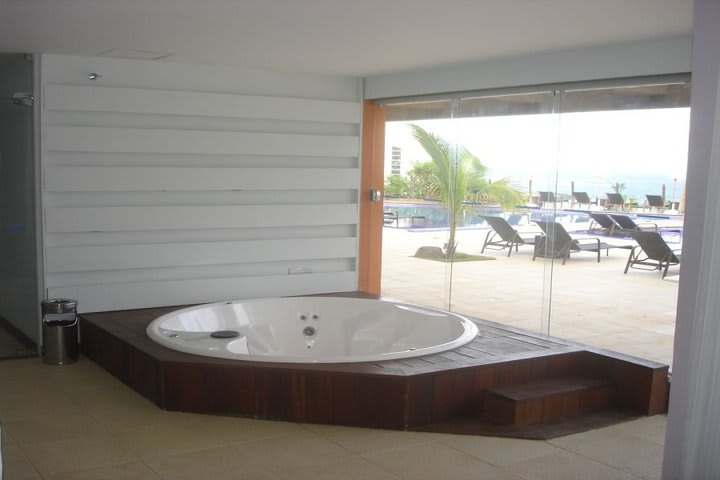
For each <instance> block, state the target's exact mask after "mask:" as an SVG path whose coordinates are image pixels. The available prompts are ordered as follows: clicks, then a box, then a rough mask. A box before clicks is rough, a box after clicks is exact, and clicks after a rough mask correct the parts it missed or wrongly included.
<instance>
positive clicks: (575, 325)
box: [382, 225, 679, 365]
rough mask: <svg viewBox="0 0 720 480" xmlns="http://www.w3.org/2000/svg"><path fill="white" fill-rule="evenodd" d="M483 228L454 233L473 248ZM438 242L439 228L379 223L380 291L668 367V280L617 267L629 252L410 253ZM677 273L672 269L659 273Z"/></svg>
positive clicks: (443, 236) (671, 312) (442, 237)
mask: <svg viewBox="0 0 720 480" xmlns="http://www.w3.org/2000/svg"><path fill="white" fill-rule="evenodd" d="M518 228H519V229H520V230H523V229H524V230H527V231H528V232H529V231H533V229H537V227H532V226H529V225H528V226H521V227H518ZM576 228H582V226H580V227H576ZM585 228H587V227H585ZM487 231H488V230H486V229H475V230H461V231H459V232H458V237H457V238H458V241H459V246H458V249H459V251H461V252H465V253H471V254H480V250H481V248H482V245H483V241H484V239H485V236H486V234H487ZM602 240H603V241H605V242H606V243H609V244H615V245H623V244H632V241H631V240H630V241H628V240H623V239H618V238H603V239H602ZM446 241H447V231H435V232H432V231H427V232H423V231H416V232H409V231H407V230H404V229H396V228H384V229H383V265H382V295H383V296H386V297H390V298H397V299H402V300H405V301H409V302H413V303H419V304H423V305H429V306H434V307H438V308H444V309H448V308H450V309H451V310H453V311H456V312H459V313H465V314H468V315H473V316H477V317H479V318H484V319H487V320H492V321H496V322H501V323H505V324H508V325H513V326H516V327H520V328H525V329H528V330H531V331H536V332H542V333H548V328H549V333H550V335H553V336H557V337H561V338H566V339H570V340H575V341H578V342H582V343H585V344H589V345H594V346H598V347H602V348H608V349H611V350H615V351H619V352H622V353H627V354H630V355H635V356H639V357H642V358H646V359H650V360H655V361H657V362H661V363H664V364H667V365H672V352H673V338H674V331H675V310H676V306H677V291H678V283H677V282H672V281H665V280H662V276H661V274H660V273H658V272H657V271H640V270H630V271H629V272H628V273H627V274H623V270H624V269H625V264H626V262H627V258H628V254H629V250H627V249H622V248H616V249H610V251H609V255H608V256H605V254H604V253H603V255H602V257H601V261H600V263H597V257H596V256H595V255H594V254H592V253H576V254H573V255H572V256H571V258H570V260H569V261H568V262H567V263H566V264H565V265H561V264H560V262H559V261H555V262H553V263H551V262H549V261H548V262H545V261H544V259H542V258H539V259H536V260H535V261H532V252H533V248H532V247H531V246H523V247H520V249H519V251H518V252H513V254H512V256H511V257H510V258H508V257H507V250H504V251H497V250H496V251H489V250H487V251H486V252H485V255H487V256H491V257H494V258H495V259H494V260H489V261H476V262H462V263H456V264H454V265H452V266H450V265H448V264H445V263H441V262H435V261H431V260H423V259H419V258H415V257H413V254H414V253H415V251H416V250H417V248H418V247H420V246H423V245H433V246H442V245H443V243H444V242H446ZM676 247H679V245H676V244H671V248H676ZM677 272H678V267H672V268H671V269H670V272H669V273H670V274H671V275H672V274H677ZM451 278H452V285H451V282H450V279H451ZM451 287H452V289H451ZM550 292H552V294H550ZM550 299H552V300H551V301H550ZM548 318H549V319H550V320H549V322H548V320H547V319H548Z"/></svg>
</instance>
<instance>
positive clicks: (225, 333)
mask: <svg viewBox="0 0 720 480" xmlns="http://www.w3.org/2000/svg"><path fill="white" fill-rule="evenodd" d="M210 336H211V337H212V338H235V337H239V336H240V332H238V331H237V330H216V331H214V332H212V333H211V334H210Z"/></svg>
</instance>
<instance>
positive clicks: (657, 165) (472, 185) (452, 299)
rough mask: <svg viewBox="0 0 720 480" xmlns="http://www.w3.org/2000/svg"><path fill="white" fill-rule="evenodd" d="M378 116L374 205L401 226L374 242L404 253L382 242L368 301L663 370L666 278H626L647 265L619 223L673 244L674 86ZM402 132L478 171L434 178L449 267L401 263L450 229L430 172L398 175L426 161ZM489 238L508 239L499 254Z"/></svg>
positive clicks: (486, 100) (528, 96)
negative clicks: (410, 304) (428, 139)
mask: <svg viewBox="0 0 720 480" xmlns="http://www.w3.org/2000/svg"><path fill="white" fill-rule="evenodd" d="M388 114H389V115H388V118H390V119H392V121H389V122H388V125H387V135H386V139H387V142H386V148H387V152H386V173H387V174H388V179H387V182H386V195H387V196H388V203H387V207H388V208H389V209H390V208H396V209H397V210H398V213H399V215H400V217H402V218H401V219H398V220H392V219H391V222H395V224H394V225H392V224H391V225H389V226H388V225H386V226H387V227H388V228H386V229H385V233H386V234H387V235H386V238H388V239H394V240H397V239H398V238H400V237H402V238H403V242H409V243H403V242H396V243H385V242H384V246H383V262H384V263H383V280H382V282H383V284H382V287H383V295H386V296H392V297H399V298H403V299H407V300H411V301H415V302H418V303H424V304H428V305H435V306H440V307H444V308H447V307H449V308H451V309H452V310H455V311H458V312H463V313H468V314H472V315H476V316H478V317H481V318H486V319H488V320H494V321H498V322H502V323H505V324H509V325H514V326H518V327H522V328H527V329H530V330H535V331H541V332H543V333H549V334H552V335H554V336H558V337H564V338H569V339H573V340H578V341H581V342H583V343H587V344H591V345H597V346H600V347H605V348H609V349H611V350H615V351H619V352H623V353H629V354H634V355H637V356H640V357H644V358H649V359H654V360H657V361H660V362H663V363H668V364H670V363H671V362H672V343H673V333H674V322H675V318H674V316H675V303H676V299H677V282H676V281H673V280H677V273H678V268H677V266H672V267H670V269H669V275H668V278H667V279H663V272H662V271H660V272H659V271H658V270H651V271H647V270H645V271H643V270H640V269H639V268H634V267H640V268H647V266H646V265H644V264H642V263H639V264H638V263H637V262H635V260H637V258H635V257H637V255H639V254H641V252H642V251H643V250H641V249H640V245H639V244H638V242H637V239H636V238H635V237H636V236H635V235H633V233H632V232H631V231H630V227H627V226H625V227H623V226H621V224H620V222H622V221H625V220H626V219H630V220H632V221H634V222H635V223H636V224H637V225H639V226H640V228H641V229H645V230H652V231H655V230H657V232H658V233H659V234H660V238H661V239H662V241H663V242H664V243H665V244H667V245H668V248H670V249H671V250H675V249H679V248H680V247H681V245H682V226H683V216H682V211H683V203H684V202H683V198H684V185H685V180H684V179H685V172H686V164H687V145H688V130H689V87H688V85H687V84H684V83H673V84H649V85H640V86H630V87H626V86H617V82H615V86H612V87H608V88H585V89H582V90H581V89H568V90H565V91H560V90H558V91H555V92H539V93H527V92H524V93H518V94H514V95H507V94H505V95H487V96H473V97H469V98H463V99H456V100H447V101H437V100H433V101H431V102H424V103H422V102H416V103H406V104H402V105H390V106H389V107H388ZM413 123H415V124H418V125H420V126H422V127H423V128H424V129H426V130H427V131H429V132H432V133H434V134H437V135H439V136H440V137H442V138H444V139H446V140H447V141H448V145H450V146H452V145H454V148H455V149H454V150H452V149H451V150H452V151H453V152H455V153H456V154H458V155H459V156H460V157H462V156H463V155H460V154H461V153H463V152H465V151H467V152H469V153H470V154H472V155H471V156H472V157H474V158H475V157H476V160H477V162H476V163H480V164H481V165H482V166H481V167H478V166H476V167H475V168H474V169H471V170H469V171H468V172H466V174H467V175H466V176H464V177H463V176H458V177H457V178H456V180H455V181H451V182H449V183H450V184H452V185H458V186H461V187H462V188H461V189H460V190H461V195H462V196H463V198H464V202H463V204H462V208H460V211H459V212H460V213H459V217H458V228H457V233H456V237H455V240H456V241H457V252H456V253H455V256H454V258H453V260H454V261H453V262H452V264H450V265H448V264H445V265H444V266H442V267H440V266H437V265H435V266H431V267H429V265H432V263H429V262H427V261H426V262H419V261H418V260H417V259H416V258H413V257H411V256H412V255H413V254H414V253H415V252H416V250H417V248H419V247H420V246H435V247H436V248H438V247H440V248H442V246H446V244H448V237H449V226H450V222H449V218H451V217H449V216H448V214H447V211H446V208H445V207H443V204H442V202H443V201H444V199H443V198H442V196H441V195H440V194H439V193H438V190H437V188H436V189H435V190H434V191H433V190H430V188H431V186H432V185H431V183H432V182H431V181H430V180H429V175H430V173H431V172H430V171H429V170H427V169H426V170H425V171H423V170H422V169H417V170H416V171H415V172H414V173H413V175H414V178H412V179H409V178H404V179H403V176H405V177H407V176H408V175H409V172H410V171H411V169H412V168H414V165H416V164H417V163H418V162H421V161H422V160H427V158H428V157H427V156H425V155H426V153H422V152H423V150H422V149H421V148H419V146H418V144H417V142H416V141H415V140H414V139H413V137H412V135H411V134H410V133H409V125H410V124H413ZM473 162H475V160H473V161H472V162H470V163H473ZM391 174H392V175H391ZM512 190H514V193H512ZM423 192H430V193H423ZM503 192H504V193H503ZM393 197H395V198H393ZM393 203H395V204H394V205H393ZM401 209H402V210H401ZM598 214H604V215H606V216H608V219H609V220H610V224H609V226H607V225H604V224H603V223H602V222H601V219H604V218H605V217H602V216H600V215H598ZM612 215H620V217H617V218H615V219H613V217H612ZM498 219H499V220H502V223H499V225H500V226H497V225H491V222H494V223H496V224H498ZM503 226H505V227H507V228H509V230H508V231H510V232H513V230H515V231H516V232H517V234H515V233H511V235H517V236H518V237H520V238H522V241H521V242H518V241H515V242H512V241H511V242H510V243H511V244H512V248H508V244H507V243H503V240H502V236H501V235H500V233H499V232H498V231H497V230H498V229H500V228H503ZM393 227H394V228H395V229H394V230H393ZM398 227H400V228H398ZM541 227H545V229H546V230H547V231H545V232H542V231H541ZM511 240H512V238H511ZM533 243H535V245H534V246H533V245H532V244H533ZM598 245H599V246H600V248H598ZM633 247H634V249H633ZM598 253H600V255H598ZM460 254H462V255H463V256H465V255H467V256H468V257H469V258H460ZM393 255H394V258H393V260H392V262H388V260H389V259H390V258H391V257H393ZM476 256H477V257H481V258H475V257H476ZM482 257H487V258H489V259H488V260H483V259H482ZM536 257H539V258H536ZM398 259H399V260H398ZM628 265H629V266H630V268H629V269H628V268H627V267H628ZM626 270H628V271H627V273H625V271H626Z"/></svg>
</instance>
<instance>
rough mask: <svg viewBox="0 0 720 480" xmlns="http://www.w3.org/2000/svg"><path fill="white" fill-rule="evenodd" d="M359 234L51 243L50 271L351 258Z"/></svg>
mask: <svg viewBox="0 0 720 480" xmlns="http://www.w3.org/2000/svg"><path fill="white" fill-rule="evenodd" d="M356 251H357V242H356V239H355V238H333V239H327V238H324V239H320V238H305V239H283V240H253V241H244V242H201V243H175V244H151V245H101V246H77V247H50V248H47V249H46V250H45V255H46V271H48V272H51V273H53V272H77V271H91V270H121V269H133V268H158V267H181V266H185V265H208V264H229V263H257V262H279V261H285V260H295V261H297V260H303V259H324V258H350V257H354V256H355V255H356Z"/></svg>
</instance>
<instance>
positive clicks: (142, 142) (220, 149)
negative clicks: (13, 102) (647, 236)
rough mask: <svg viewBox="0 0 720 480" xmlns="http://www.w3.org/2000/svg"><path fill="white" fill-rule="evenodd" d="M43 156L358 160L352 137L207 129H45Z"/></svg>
mask: <svg viewBox="0 0 720 480" xmlns="http://www.w3.org/2000/svg"><path fill="white" fill-rule="evenodd" d="M44 146H45V149H46V150H48V151H70V152H99V153H102V152H107V153H183V154H208V155H215V154H216V155H233V154H243V155H300V156H330V157H335V156H345V157H356V156H358V151H359V150H358V149H359V144H358V138H357V137H356V136H346V135H337V136H336V135H299V134H281V133H255V132H252V133H249V132H228V131H217V130H216V131H208V130H163V129H140V128H105V127H75V126H65V125H49V126H46V127H45V131H44Z"/></svg>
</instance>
